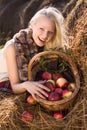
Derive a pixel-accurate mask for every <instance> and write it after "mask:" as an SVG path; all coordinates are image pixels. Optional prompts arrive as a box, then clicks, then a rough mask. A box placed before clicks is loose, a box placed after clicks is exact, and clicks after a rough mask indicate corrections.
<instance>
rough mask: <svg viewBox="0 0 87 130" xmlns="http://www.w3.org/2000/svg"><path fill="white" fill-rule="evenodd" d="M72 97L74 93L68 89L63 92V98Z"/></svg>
mask: <svg viewBox="0 0 87 130" xmlns="http://www.w3.org/2000/svg"><path fill="white" fill-rule="evenodd" d="M71 95H72V92H71V91H69V90H67V89H65V90H63V92H62V97H63V98H69V97H70V96H71Z"/></svg>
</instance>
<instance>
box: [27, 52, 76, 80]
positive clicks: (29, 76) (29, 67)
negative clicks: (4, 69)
mask: <svg viewBox="0 0 87 130" xmlns="http://www.w3.org/2000/svg"><path fill="white" fill-rule="evenodd" d="M45 55H57V56H61V57H62V58H65V59H66V60H67V61H68V62H69V64H70V65H71V67H72V70H73V74H74V76H75V77H76V76H77V75H78V70H77V67H76V65H75V63H74V61H73V60H72V59H71V57H69V56H68V55H67V54H65V53H63V52H58V51H44V52H40V53H38V54H36V55H35V56H33V57H32V59H31V60H30V62H29V64H28V79H29V80H32V79H33V78H32V65H33V63H34V62H36V61H38V60H39V59H40V57H41V56H45Z"/></svg>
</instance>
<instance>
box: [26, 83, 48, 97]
mask: <svg viewBox="0 0 87 130" xmlns="http://www.w3.org/2000/svg"><path fill="white" fill-rule="evenodd" d="M44 82H45V81H38V82H35V81H27V82H26V84H25V89H26V90H27V91H28V92H29V93H30V94H31V95H32V96H33V98H34V99H36V96H37V95H38V96H39V97H41V98H43V99H46V97H48V94H47V92H50V89H49V88H47V87H46V86H44V85H43V83H44ZM46 91H47V92H46Z"/></svg>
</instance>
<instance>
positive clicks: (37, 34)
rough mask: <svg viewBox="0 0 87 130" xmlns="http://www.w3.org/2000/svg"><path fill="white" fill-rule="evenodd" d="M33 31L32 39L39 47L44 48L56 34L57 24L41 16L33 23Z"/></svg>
mask: <svg viewBox="0 0 87 130" xmlns="http://www.w3.org/2000/svg"><path fill="white" fill-rule="evenodd" d="M31 27H32V30H33V33H32V37H33V39H34V42H35V43H36V44H37V46H40V47H42V46H44V45H45V44H46V43H47V42H49V41H50V40H51V39H52V38H53V35H54V32H55V24H54V22H53V21H52V20H50V18H48V17H46V16H40V17H39V18H38V19H37V20H36V21H35V22H32V23H31Z"/></svg>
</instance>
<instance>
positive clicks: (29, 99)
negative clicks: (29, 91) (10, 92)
mask: <svg viewBox="0 0 87 130" xmlns="http://www.w3.org/2000/svg"><path fill="white" fill-rule="evenodd" d="M27 103H29V104H31V105H35V104H36V100H35V99H34V98H33V97H32V96H31V95H29V96H28V97H27Z"/></svg>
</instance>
